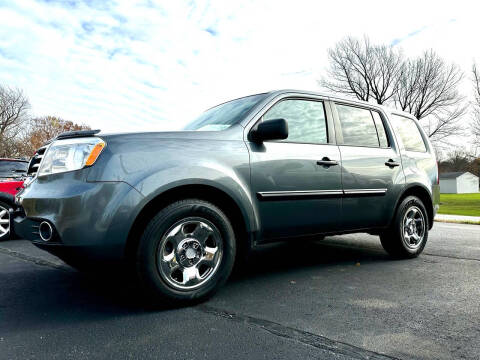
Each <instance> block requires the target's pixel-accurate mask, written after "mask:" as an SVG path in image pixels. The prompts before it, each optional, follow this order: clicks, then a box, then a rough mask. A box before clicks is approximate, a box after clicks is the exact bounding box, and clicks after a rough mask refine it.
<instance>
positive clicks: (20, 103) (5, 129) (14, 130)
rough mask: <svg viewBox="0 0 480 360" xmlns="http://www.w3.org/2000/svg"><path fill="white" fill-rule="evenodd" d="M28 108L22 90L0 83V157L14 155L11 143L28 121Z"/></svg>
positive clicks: (28, 104) (28, 105)
mask: <svg viewBox="0 0 480 360" xmlns="http://www.w3.org/2000/svg"><path fill="white" fill-rule="evenodd" d="M29 109H30V103H29V102H28V99H27V97H26V96H25V95H24V93H23V91H22V90H20V89H14V88H9V87H5V86H2V85H0V157H7V156H12V155H14V149H13V148H14V145H13V143H14V141H15V138H16V137H17V136H18V135H19V134H20V132H21V131H22V130H23V125H24V123H25V122H26V121H28V111H29Z"/></svg>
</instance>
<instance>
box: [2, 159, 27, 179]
mask: <svg viewBox="0 0 480 360" xmlns="http://www.w3.org/2000/svg"><path fill="white" fill-rule="evenodd" d="M27 168H28V163H26V162H23V161H0V177H2V178H5V177H8V178H13V177H20V176H22V175H25V174H26V172H27Z"/></svg>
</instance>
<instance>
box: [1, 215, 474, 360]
mask: <svg viewBox="0 0 480 360" xmlns="http://www.w3.org/2000/svg"><path fill="white" fill-rule="evenodd" d="M479 299H480V226H478V225H460V224H446V223H436V224H435V226H434V229H433V231H432V232H431V233H430V238H429V242H428V244H427V247H426V249H425V252H424V254H423V255H421V256H420V257H419V258H417V259H413V260H399V261H395V260H392V259H390V258H389V257H388V256H387V255H386V253H385V252H384V251H383V249H382V248H381V245H380V242H379V239H378V237H375V236H370V235H367V234H355V235H345V236H335V237H327V238H326V239H325V240H324V241H293V242H290V243H282V244H276V245H272V246H268V247H265V248H262V249H260V250H258V251H256V252H255V253H254V254H253V257H252V260H251V261H250V263H249V266H248V268H247V269H246V270H245V271H243V272H242V273H240V274H237V275H236V276H234V277H233V278H232V279H231V280H230V281H229V282H228V284H227V285H226V286H225V287H224V288H223V289H222V290H221V291H220V292H219V293H218V294H217V295H216V296H215V297H213V298H212V299H211V300H209V301H207V302H205V303H203V304H201V305H197V306H195V307H190V308H180V309H167V308H162V307H161V306H159V307H155V308H152V307H150V306H145V305H144V302H143V301H142V300H141V299H139V296H138V290H137V289H135V287H134V286H132V285H129V284H128V283H125V281H123V278H122V277H121V275H120V274H119V275H118V276H110V277H107V278H105V277H102V276H87V275H84V274H81V273H78V272H76V271H75V270H73V269H71V268H69V267H68V266H67V265H65V264H63V263H62V262H61V261H60V260H58V259H56V258H54V257H53V256H50V255H48V254H46V253H44V252H42V251H40V250H37V249H36V248H34V247H33V246H32V245H31V244H29V243H28V242H26V241H21V240H16V241H8V242H3V243H0V359H25V358H35V359H47V358H48V359H56V358H59V359H64V358H72V359H86V358H92V357H95V358H115V359H120V358H139V359H140V358H165V359H169V358H176V359H310V358H311V359H314V358H315V359H479V358H480V301H479Z"/></svg>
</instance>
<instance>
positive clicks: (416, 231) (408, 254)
mask: <svg viewBox="0 0 480 360" xmlns="http://www.w3.org/2000/svg"><path fill="white" fill-rule="evenodd" d="M428 229H429V223H428V215H427V210H426V209H425V206H424V205H423V203H422V201H421V200H420V199H419V198H417V197H416V196H408V197H406V198H405V199H404V200H403V201H402V202H401V203H400V205H399V206H398V208H397V211H396V213H395V217H394V219H393V221H392V224H391V225H390V227H389V229H388V230H387V231H385V232H383V233H382V234H380V241H381V243H382V246H383V248H384V249H385V251H386V252H388V253H389V254H390V255H391V256H392V257H394V258H397V259H411V258H415V257H417V256H418V255H420V254H421V253H422V251H423V249H424V248H425V245H426V244H427V240H428Z"/></svg>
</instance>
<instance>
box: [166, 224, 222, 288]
mask: <svg viewBox="0 0 480 360" xmlns="http://www.w3.org/2000/svg"><path fill="white" fill-rule="evenodd" d="M222 255H223V244H222V237H221V234H220V232H219V231H218V229H217V228H216V227H215V225H213V224H212V223H211V222H209V221H208V220H206V219H203V218H187V219H183V220H181V221H179V222H177V223H176V224H174V225H173V226H172V227H171V228H170V229H169V230H168V231H167V232H166V234H165V235H164V236H163V238H162V240H161V241H160V246H159V249H158V252H157V268H158V271H159V273H160V275H161V277H162V278H163V279H164V280H165V281H166V282H167V283H168V284H169V285H170V286H172V287H173V288H175V289H178V290H192V289H195V288H198V287H200V286H202V285H203V284H205V283H206V282H207V281H208V280H209V279H210V278H211V277H212V276H213V274H215V272H216V271H217V269H218V267H219V265H220V262H221V260H222Z"/></svg>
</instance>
